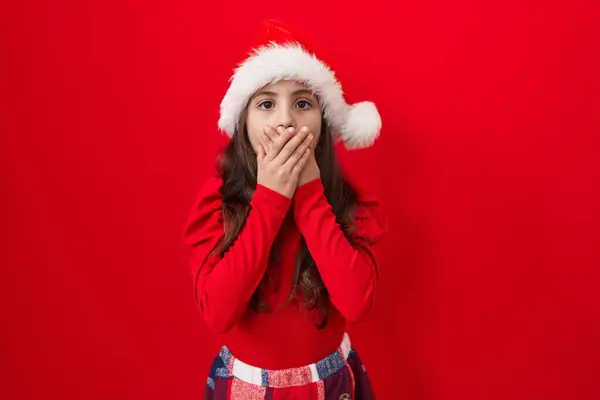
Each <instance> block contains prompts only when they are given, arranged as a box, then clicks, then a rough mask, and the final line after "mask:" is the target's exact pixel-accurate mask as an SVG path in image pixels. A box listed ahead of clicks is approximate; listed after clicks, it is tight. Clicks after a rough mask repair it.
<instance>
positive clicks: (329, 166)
mask: <svg viewBox="0 0 600 400" xmlns="http://www.w3.org/2000/svg"><path fill="white" fill-rule="evenodd" d="M246 115H247V113H246V112H244V113H243V115H242V116H241V118H240V121H239V123H238V125H237V126H238V128H237V129H236V131H235V133H234V134H233V136H232V138H231V140H230V142H229V143H228V145H227V147H226V148H225V150H224V152H223V153H222V154H221V156H220V157H219V160H218V164H217V168H218V170H219V174H220V176H221V179H222V180H223V185H222V187H221V189H220V191H221V194H222V198H223V206H222V207H223V208H222V213H223V224H224V227H225V235H224V237H223V239H222V240H221V242H220V243H219V244H218V245H217V247H216V248H215V251H218V252H219V253H220V256H221V257H222V256H224V255H225V253H227V251H228V249H229V248H230V247H231V245H232V244H233V243H234V242H235V240H236V238H237V236H238V234H239V233H240V232H241V230H242V228H243V226H244V224H245V222H246V217H247V216H248V213H249V211H250V205H249V204H250V199H251V198H252V195H253V194H254V190H255V188H256V174H257V160H256V154H255V152H254V150H253V149H252V146H251V144H250V140H249V139H248V134H247V130H246ZM321 127H322V128H321V135H320V139H319V142H318V143H317V146H316V148H315V158H316V160H317V164H318V166H319V169H320V172H321V180H322V182H323V186H324V189H325V196H326V198H327V201H328V202H329V204H330V205H331V207H332V211H333V213H334V214H335V216H336V221H337V223H338V224H339V225H340V227H341V229H342V232H343V233H344V235H345V236H346V237H347V238H348V239H349V240H350V241H351V242H352V243H354V242H355V241H356V239H358V238H357V237H356V236H353V221H354V211H355V209H356V205H357V199H356V194H355V192H354V190H353V189H352V188H351V187H350V185H349V184H348V182H347V181H346V180H345V179H344V177H343V175H342V172H341V169H340V167H339V165H338V163H337V160H336V156H335V151H334V140H333V137H332V135H331V131H330V128H329V127H328V125H327V122H326V120H325V119H323V121H322V124H321ZM240 128H241V130H240ZM278 250H279V249H277V248H276V246H273V247H272V249H271V254H270V261H271V260H275V261H277V259H278ZM275 285H276V287H277V283H275ZM298 288H299V289H300V290H301V291H302V294H303V297H304V306H305V308H306V310H308V311H313V310H315V309H317V307H320V311H321V317H322V318H321V319H320V321H317V320H315V325H316V326H317V328H319V329H323V328H324V327H325V326H326V325H327V320H328V303H329V296H328V293H327V289H326V288H325V285H324V284H323V281H322V279H321V275H320V274H319V271H318V269H317V266H316V264H315V261H314V259H313V258H312V256H311V254H310V252H309V251H308V247H307V245H306V242H305V240H304V238H302V240H301V245H300V251H299V252H298V256H297V258H296V264H295V267H294V275H293V282H292V292H291V293H290V296H289V298H288V301H287V302H286V303H285V304H284V306H285V305H287V304H288V303H289V302H290V301H291V300H292V299H297V294H298ZM250 306H251V307H252V308H253V309H254V310H256V311H259V312H268V311H270V309H269V308H268V307H267V306H266V305H265V304H264V303H263V302H262V301H261V299H260V298H259V296H258V291H255V293H254V295H253V296H252V299H251V301H250ZM313 318H314V314H313Z"/></svg>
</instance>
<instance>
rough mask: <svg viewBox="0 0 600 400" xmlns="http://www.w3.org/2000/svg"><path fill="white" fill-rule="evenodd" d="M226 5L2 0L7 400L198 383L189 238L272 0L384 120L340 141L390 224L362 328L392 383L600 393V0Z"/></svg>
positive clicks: (421, 390) (401, 391)
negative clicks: (374, 135) (222, 109)
mask: <svg viewBox="0 0 600 400" xmlns="http://www.w3.org/2000/svg"><path fill="white" fill-rule="evenodd" d="M229 3H230V2H216V3H212V2H211V3H210V4H206V5H201V4H199V3H198V2H192V1H180V2H167V1H163V2H156V1H150V2H142V1H131V0H121V1H118V2H98V1H95V2H92V1H87V2H82V1H70V2H67V1H58V2H35V1H17V0H15V1H8V2H6V1H5V2H3V3H2V5H1V6H0V16H1V17H0V18H1V19H2V21H1V25H0V29H1V35H0V46H1V47H0V49H1V53H0V72H1V81H0V83H1V85H0V87H1V88H2V89H1V91H2V95H1V96H0V98H1V103H0V134H1V139H0V140H1V142H0V151H1V154H0V156H1V158H0V163H1V164H0V165H1V171H2V196H1V202H2V204H1V210H2V223H1V227H2V238H1V240H0V246H1V247H0V249H1V253H0V254H1V255H2V259H1V263H2V264H1V274H2V275H1V277H0V278H1V280H0V282H1V283H0V285H1V291H0V296H1V299H0V300H1V306H0V307H1V311H2V314H1V318H2V328H1V332H2V348H1V349H0V350H1V354H2V356H1V357H0V360H1V361H0V363H1V365H2V374H1V375H2V387H1V393H0V397H2V398H3V399H34V398H35V399H42V398H44V399H45V398H62V399H84V398H85V399H108V398H109V399H137V398H140V399H141V398H144V399H194V398H196V399H197V398H199V397H200V395H201V391H202V388H203V386H204V383H205V376H206V373H207V372H208V367H209V363H210V360H211V358H212V357H213V355H214V354H215V352H216V351H217V349H218V347H219V345H220V343H219V342H218V339H217V338H216V337H215V336H214V335H213V334H211V332H209V330H208V329H207V328H206V327H205V326H204V324H203V322H202V321H201V319H200V316H199V315H198V313H197V312H196V309H195V306H194V303H193V294H192V286H191V278H190V276H189V273H188V269H187V268H188V267H187V255H188V253H187V252H186V251H184V249H183V247H182V245H181V243H180V233H181V229H182V226H183V223H184V220H185V218H186V216H187V212H188V210H189V207H190V206H191V202H192V200H193V197H194V194H195V192H196V190H197V189H198V187H199V185H200V184H201V183H202V181H203V180H204V179H205V178H206V177H207V176H208V174H209V173H210V172H211V169H212V167H213V164H214V156H215V154H216V152H217V150H218V149H219V147H220V146H222V145H223V144H224V143H225V140H224V139H223V137H221V136H219V134H218V133H217V130H216V123H217V117H218V104H219V101H220V99H221V96H222V95H223V94H224V91H225V89H226V86H227V80H228V78H229V76H230V73H231V69H232V68H233V67H234V66H235V63H236V62H237V61H238V60H239V58H240V57H242V56H243V55H244V52H245V50H246V46H247V44H248V43H249V41H250V36H249V35H250V34H251V33H252V32H253V30H254V29H255V27H256V26H257V25H258V23H259V21H260V20H261V19H263V18H265V17H276V18H281V19H284V20H288V21H291V22H293V23H294V24H296V25H300V26H302V27H304V28H305V29H306V30H307V31H308V32H310V34H311V35H314V36H316V37H319V38H320V42H319V43H320V44H321V45H322V46H323V47H324V48H328V49H330V51H331V52H332V53H333V56H335V57H336V59H344V61H345V62H344V63H341V64H340V65H336V68H337V70H338V73H339V75H340V76H341V77H342V79H343V78H344V77H346V78H351V79H345V80H344V84H345V86H346V87H347V88H348V89H349V91H352V92H354V93H357V94H359V95H360V96H361V97H365V98H369V99H371V100H373V101H375V102H376V103H377V104H378V105H379V108H380V111H381V114H382V117H383V120H384V130H383V132H382V138H381V140H380V141H379V142H378V143H377V146H376V147H375V148H373V149H369V150H366V151H360V152H356V153H352V154H349V153H342V160H343V162H344V163H345V164H346V165H348V168H349V169H350V170H351V171H352V173H354V174H357V175H360V178H362V179H363V180H366V181H368V183H369V184H371V185H372V186H373V188H374V189H377V190H379V191H380V193H381V195H382V197H383V199H384V200H385V202H386V205H387V208H388V211H389V216H390V222H391V226H392V232H391V234H390V236H389V238H388V241H387V242H386V244H385V245H384V246H382V247H381V249H380V256H381V278H382V279H381V284H380V292H379V293H380V294H379V297H378V300H377V304H376V309H375V311H374V313H373V315H372V317H371V318H370V321H369V323H368V324H364V325H358V326H355V327H352V328H351V332H352V335H353V340H354V342H355V344H356V346H357V347H358V348H359V350H360V351H361V354H362V357H363V358H364V360H365V362H366V365H367V367H368V369H369V371H370V373H371V376H372V379H373V381H374V385H375V387H376V389H377V391H378V392H379V394H380V398H382V399H436V400H437V399H440V400H441V399H598V398H600V383H599V381H598V371H599V369H600V342H599V340H598V338H599V337H600V301H599V290H600V279H599V278H600V273H599V268H600V250H599V247H600V233H599V229H600V228H599V227H600V209H599V208H600V192H599V183H600V166H599V164H600V163H599V162H598V160H597V159H596V157H598V152H599V151H600V138H599V134H600V117H599V115H600V112H599V110H600V108H599V106H600V101H599V100H600V98H599V96H600V95H599V93H600V84H599V71H600V57H599V50H598V39H599V38H600V29H599V24H598V20H600V12H599V11H600V10H599V8H598V6H597V5H596V4H597V2H594V1H593V0H590V1H588V2H585V1H577V0H570V1H566V0H565V1H541V0H540V1H527V2H523V1H518V0H507V1H504V2H482V1H475V0H457V1H453V2H448V1H441V0H428V1H427V0H426V1H421V2H400V3H399V4H397V5H396V6H395V7H394V8H392V6H389V5H387V6H384V5H382V4H377V2H376V1H370V2H360V3H357V4H355V5H353V6H352V7H355V8H353V9H352V10H350V9H351V3H349V2H346V1H336V2H332V1H322V2H311V1H308V2H300V3H297V2H296V3H289V4H288V3H287V2H241V1H240V2H239V4H235V5H233V6H232V5H231V4H229ZM283 3H285V4H286V5H281V4H283ZM209 7H212V8H209Z"/></svg>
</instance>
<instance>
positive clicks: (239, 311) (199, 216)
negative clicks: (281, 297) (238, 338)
mask: <svg viewBox="0 0 600 400" xmlns="http://www.w3.org/2000/svg"><path fill="white" fill-rule="evenodd" d="M221 184H222V181H221V180H220V179H218V178H211V179H210V180H209V181H207V182H206V183H205V184H204V186H203V187H202V189H201V190H200V192H199V193H198V195H197V198H196V201H195V203H194V206H193V208H192V211H191V213H190V216H189V218H188V221H187V223H186V226H185V229H184V233H183V241H184V243H185V244H186V245H189V246H192V247H193V255H192V257H191V269H192V277H193V279H194V280H195V285H194V286H195V292H196V300H197V302H198V305H199V308H200V312H201V314H202V316H203V317H204V319H205V321H206V323H207V324H208V325H209V327H211V328H212V329H213V330H215V331H217V332H220V333H224V332H227V331H229V330H230V329H231V328H233V327H234V326H235V324H236V323H237V322H238V321H239V319H240V318H241V316H242V315H243V314H244V312H245V311H246V309H247V308H248V305H249V302H250V298H251V297H252V294H253V293H254V291H255V290H256V288H257V287H258V285H259V283H260V281H261V280H262V277H263V275H264V273H265V270H266V268H267V263H268V260H269V254H270V250H271V246H272V244H273V241H274V240H275V238H276V236H277V233H278V231H279V229H280V227H281V224H282V222H283V220H284V218H285V215H286V214H287V212H288V210H289V208H290V204H291V200H290V199H288V198H287V197H285V196H283V195H281V194H279V193H277V192H275V191H273V190H271V189H269V188H267V187H265V186H262V185H258V186H257V188H256V191H255V192H254V195H253V197H252V200H251V202H250V206H251V210H250V212H249V215H248V217H247V219H246V223H245V225H244V227H243V228H242V230H241V232H240V233H239V235H238V237H237V240H236V241H235V242H234V243H233V245H232V246H231V247H230V248H229V251H228V252H227V253H226V254H225V255H224V256H223V257H222V258H221V257H220V255H219V254H213V250H214V249H215V247H216V246H217V245H218V243H219V242H220V241H221V240H222V238H223V236H224V234H225V232H224V228H223V219H222V211H221V210H222V200H221V194H220V193H219V188H220V186H221Z"/></svg>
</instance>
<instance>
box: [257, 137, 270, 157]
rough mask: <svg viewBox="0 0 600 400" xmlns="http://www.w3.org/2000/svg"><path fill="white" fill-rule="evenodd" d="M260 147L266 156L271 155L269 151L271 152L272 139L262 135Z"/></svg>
mask: <svg viewBox="0 0 600 400" xmlns="http://www.w3.org/2000/svg"><path fill="white" fill-rule="evenodd" d="M258 139H259V141H260V145H261V146H262V147H263V148H264V149H265V154H269V150H271V147H272V146H271V144H272V143H273V142H271V139H270V138H269V137H268V136H267V135H266V134H265V133H261V134H260V136H259V138H258Z"/></svg>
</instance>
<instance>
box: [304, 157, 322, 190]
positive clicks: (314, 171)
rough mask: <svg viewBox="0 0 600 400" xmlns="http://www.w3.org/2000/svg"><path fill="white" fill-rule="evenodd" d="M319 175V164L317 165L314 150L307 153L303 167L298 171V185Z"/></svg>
mask: <svg viewBox="0 0 600 400" xmlns="http://www.w3.org/2000/svg"><path fill="white" fill-rule="evenodd" d="M320 177H321V170H319V166H318V165H317V160H316V159H315V152H314V151H311V152H310V154H309V155H308V160H307V161H306V165H304V168H302V171H300V176H299V177H298V187H300V186H302V185H304V184H305V183H308V182H310V181H313V180H315V179H317V178H320Z"/></svg>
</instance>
